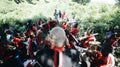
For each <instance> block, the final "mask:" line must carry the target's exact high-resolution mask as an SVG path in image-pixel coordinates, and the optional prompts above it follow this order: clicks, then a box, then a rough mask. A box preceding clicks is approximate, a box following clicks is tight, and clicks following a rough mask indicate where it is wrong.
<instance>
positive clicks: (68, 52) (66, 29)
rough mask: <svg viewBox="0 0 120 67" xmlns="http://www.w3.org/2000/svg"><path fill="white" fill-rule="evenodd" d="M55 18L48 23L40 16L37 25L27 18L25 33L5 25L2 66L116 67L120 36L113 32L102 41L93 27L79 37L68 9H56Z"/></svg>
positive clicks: (0, 51)
mask: <svg viewBox="0 0 120 67" xmlns="http://www.w3.org/2000/svg"><path fill="white" fill-rule="evenodd" d="M54 17H55V18H54V19H53V20H52V19H50V20H49V21H47V22H44V21H43V20H42V19H39V20H38V22H37V24H35V23H34V22H33V21H32V20H28V22H27V24H26V28H25V31H24V32H22V33H19V32H17V31H16V30H14V28H11V27H10V26H9V25H7V24H5V25H4V26H3V27H4V28H2V30H1V37H0V67H115V57H114V53H113V49H115V48H116V47H119V42H120V37H117V38H116V37H115V33H114V32H113V31H110V32H108V35H107V37H106V40H105V41H104V43H101V42H99V41H97V39H96V37H95V35H97V34H94V33H93V30H92V29H88V30H86V32H85V34H84V36H79V34H78V33H79V32H80V31H79V29H78V22H77V21H76V20H75V16H74V17H73V19H74V20H72V21H73V22H72V21H71V23H68V20H66V16H65V12H64V13H63V14H62V13H61V11H59V13H57V10H55V13H54ZM58 17H59V18H58ZM58 19H61V20H60V21H59V20H58ZM67 19H68V18H67ZM101 44H103V45H102V46H101Z"/></svg>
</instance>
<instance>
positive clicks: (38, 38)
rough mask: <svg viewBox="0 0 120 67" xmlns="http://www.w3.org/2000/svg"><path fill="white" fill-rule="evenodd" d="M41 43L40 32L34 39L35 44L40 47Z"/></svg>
mask: <svg viewBox="0 0 120 67" xmlns="http://www.w3.org/2000/svg"><path fill="white" fill-rule="evenodd" d="M41 41H42V37H41V35H40V32H39V33H38V35H37V37H36V42H37V44H38V46H40V44H41Z"/></svg>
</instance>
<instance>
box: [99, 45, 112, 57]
mask: <svg viewBox="0 0 120 67" xmlns="http://www.w3.org/2000/svg"><path fill="white" fill-rule="evenodd" d="M112 51H113V47H112V46H111V45H110V44H109V43H105V44H104V46H103V49H102V51H101V52H102V55H103V56H104V57H105V56H108V55H109V53H112Z"/></svg>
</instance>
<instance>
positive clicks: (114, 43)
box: [111, 37, 120, 47]
mask: <svg viewBox="0 0 120 67" xmlns="http://www.w3.org/2000/svg"><path fill="white" fill-rule="evenodd" d="M119 39H120V37H119V38H118V39H117V40H115V41H114V42H113V43H112V45H111V46H112V47H113V46H115V45H116V43H117V41H118V40H119Z"/></svg>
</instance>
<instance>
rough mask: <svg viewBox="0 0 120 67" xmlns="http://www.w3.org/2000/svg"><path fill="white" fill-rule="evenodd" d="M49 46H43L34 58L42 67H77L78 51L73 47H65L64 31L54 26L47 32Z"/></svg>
mask: <svg viewBox="0 0 120 67" xmlns="http://www.w3.org/2000/svg"><path fill="white" fill-rule="evenodd" d="M47 37H48V41H49V42H50V48H44V49H42V50H40V51H39V52H38V53H37V54H36V60H37V61H38V62H39V65H41V66H42V67H77V66H78V61H79V53H78V51H76V50H74V49H65V45H64V41H65V40H66V35H65V31H64V29H63V28H61V27H54V28H53V29H52V30H50V34H48V36H47Z"/></svg>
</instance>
